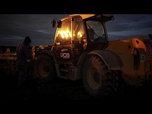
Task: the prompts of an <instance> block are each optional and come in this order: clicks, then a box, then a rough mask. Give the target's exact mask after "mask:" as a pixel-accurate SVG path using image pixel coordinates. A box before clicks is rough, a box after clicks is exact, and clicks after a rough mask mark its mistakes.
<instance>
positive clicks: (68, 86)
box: [0, 67, 152, 101]
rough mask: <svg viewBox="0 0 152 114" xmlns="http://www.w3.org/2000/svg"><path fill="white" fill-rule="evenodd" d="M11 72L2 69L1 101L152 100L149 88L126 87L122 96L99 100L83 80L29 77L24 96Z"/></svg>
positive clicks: (0, 81)
mask: <svg viewBox="0 0 152 114" xmlns="http://www.w3.org/2000/svg"><path fill="white" fill-rule="evenodd" d="M10 71H11V70H8V69H7V70H6V69H4V67H1V68H0V73H1V75H0V91H1V100H89V101H96V100H152V90H151V89H150V88H147V87H140V88H135V87H126V88H125V90H124V92H123V93H122V94H121V95H120V96H116V97H107V98H104V99H97V98H93V97H91V96H90V95H89V94H88V93H87V92H86V91H85V89H84V88H83V84H82V82H81V80H79V81H71V80H66V79H56V80H53V81H49V82H45V83H44V82H43V83H42V82H41V83H40V81H38V80H36V79H33V78H32V77H29V78H28V80H27V82H26V86H25V88H24V91H23V94H20V93H19V92H18V89H17V83H18V80H17V79H18V76H17V74H16V73H15V72H14V73H12V72H10Z"/></svg>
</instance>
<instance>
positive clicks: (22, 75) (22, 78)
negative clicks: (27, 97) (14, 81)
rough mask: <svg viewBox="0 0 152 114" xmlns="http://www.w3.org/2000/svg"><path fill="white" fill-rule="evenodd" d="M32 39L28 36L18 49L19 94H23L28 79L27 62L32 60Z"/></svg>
mask: <svg viewBox="0 0 152 114" xmlns="http://www.w3.org/2000/svg"><path fill="white" fill-rule="evenodd" d="M30 44H31V39H30V37H29V36H26V37H25V39H24V41H23V42H22V43H19V44H18V46H17V48H16V54H17V60H16V64H17V68H18V76H19V77H18V89H19V92H22V91H23V89H24V86H25V82H26V79H27V62H28V60H30V59H31V57H32V53H31V46H30Z"/></svg>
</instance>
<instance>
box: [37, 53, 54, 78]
mask: <svg viewBox="0 0 152 114" xmlns="http://www.w3.org/2000/svg"><path fill="white" fill-rule="evenodd" d="M35 72H36V77H37V78H38V79H43V80H51V79H54V78H55V77H56V70H55V64H54V60H53V57H52V56H49V55H47V54H41V55H39V56H38V58H37V60H36V64H35Z"/></svg>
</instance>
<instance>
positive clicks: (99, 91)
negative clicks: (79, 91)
mask: <svg viewBox="0 0 152 114" xmlns="http://www.w3.org/2000/svg"><path fill="white" fill-rule="evenodd" d="M83 84H84V87H85V89H86V90H87V92H88V93H89V94H90V95H92V96H95V97H100V98H101V97H103V96H109V95H110V96H111V95H112V96H113V95H115V94H116V93H118V91H119V89H120V87H121V84H120V76H119V75H118V74H117V73H115V72H114V71H110V70H108V67H107V66H106V65H105V63H104V62H103V61H102V60H101V59H100V58H99V57H97V56H92V57H90V58H88V59H87V60H86V62H85V65H84V73H83Z"/></svg>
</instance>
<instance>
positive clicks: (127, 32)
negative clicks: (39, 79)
mask: <svg viewBox="0 0 152 114" xmlns="http://www.w3.org/2000/svg"><path fill="white" fill-rule="evenodd" d="M67 15H68V14H0V46H16V45H17V44H18V43H19V42H22V41H23V39H24V37H25V36H30V37H31V39H32V45H41V44H42V45H48V44H51V43H53V39H54V34H55V28H52V27H51V21H52V20H53V19H54V18H57V19H60V18H62V17H65V16H67ZM109 15H110V14H109ZM112 15H113V16H114V17H115V19H114V20H113V21H108V22H107V23H106V25H107V31H108V36H109V40H115V39H125V38H131V37H148V34H152V14H112Z"/></svg>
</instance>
